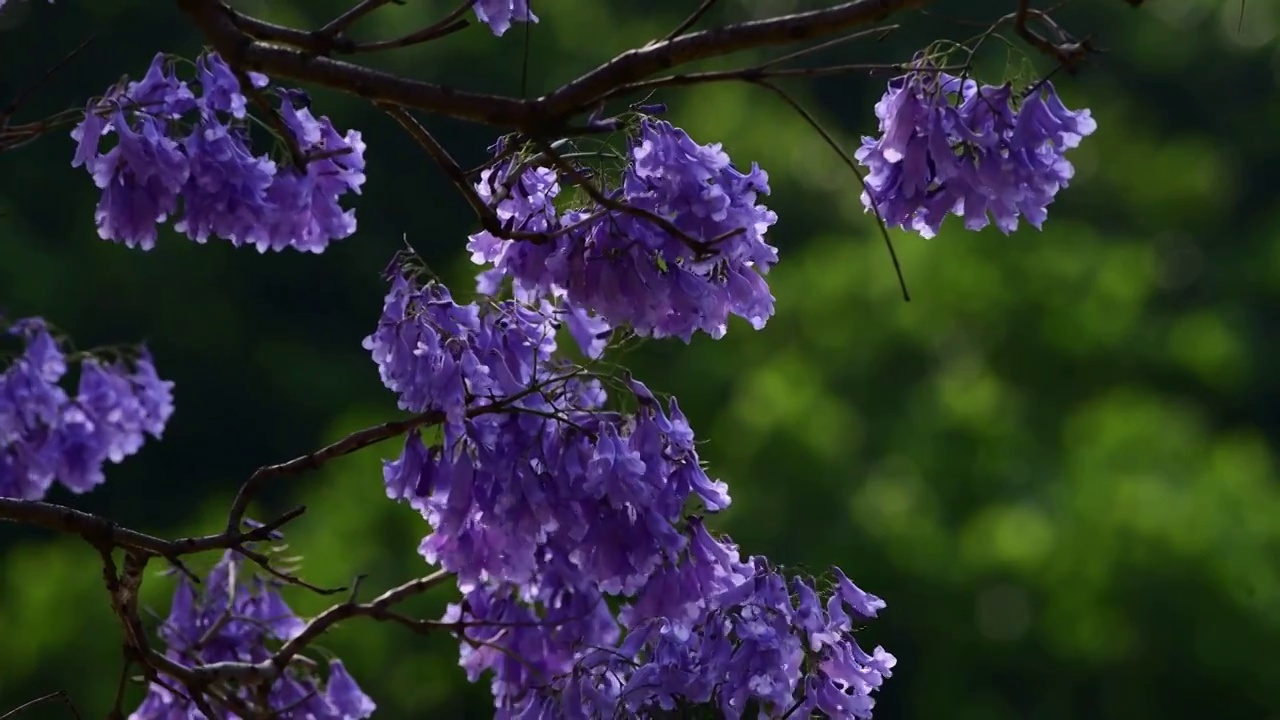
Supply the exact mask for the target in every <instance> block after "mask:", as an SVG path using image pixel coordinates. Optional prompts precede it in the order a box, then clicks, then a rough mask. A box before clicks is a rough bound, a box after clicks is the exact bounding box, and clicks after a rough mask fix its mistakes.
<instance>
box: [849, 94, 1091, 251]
mask: <svg viewBox="0 0 1280 720" xmlns="http://www.w3.org/2000/svg"><path fill="white" fill-rule="evenodd" d="M876 116H877V117H878V118H880V132H881V135H880V137H879V138H870V137H868V138H863V142H862V147H861V148H859V149H858V151H857V153H856V157H857V159H858V161H859V162H861V163H862V164H863V165H864V166H866V167H867V168H868V174H867V177H866V185H867V192H864V193H863V195H862V202H863V204H864V205H865V206H867V208H872V207H874V208H875V209H876V210H877V211H878V212H879V214H880V216H881V217H882V218H883V219H884V222H885V224H886V225H888V226H889V227H900V228H903V229H907V228H910V229H912V230H915V231H916V232H918V233H920V234H921V235H923V236H924V237H933V236H934V235H936V234H937V232H938V229H939V227H940V226H941V225H942V221H943V219H944V218H945V217H946V215H947V213H951V214H953V215H956V216H958V217H962V218H964V226H965V228H967V229H969V230H981V229H982V228H985V227H986V226H987V225H988V223H990V222H991V221H992V220H994V222H995V225H996V227H998V228H999V229H1000V230H1001V231H1002V232H1004V233H1006V234H1008V233H1011V232H1013V231H1014V230H1016V229H1017V227H1018V218H1019V217H1022V218H1025V219H1026V221H1027V222H1028V223H1030V224H1031V225H1032V226H1034V227H1036V228H1040V226H1041V224H1042V223H1043V222H1044V220H1045V217H1047V215H1048V211H1047V208H1048V206H1049V204H1050V203H1052V202H1053V199H1054V197H1055V196H1056V195H1057V194H1058V191H1059V190H1060V189H1062V188H1064V187H1066V186H1067V183H1068V182H1069V181H1070V179H1071V177H1072V175H1073V174H1074V168H1073V167H1072V165H1071V163H1070V162H1068V161H1067V159H1066V157H1065V154H1066V151H1067V150H1069V149H1071V148H1074V147H1076V146H1077V145H1079V144H1080V141H1081V139H1082V138H1084V137H1085V136H1087V135H1089V134H1091V133H1093V131H1094V130H1096V129H1097V123H1096V122H1094V120H1093V118H1092V117H1090V113H1089V111H1088V110H1079V111H1072V110H1068V109H1067V108H1066V107H1065V106H1064V105H1063V104H1062V101H1061V100H1059V99H1058V95H1057V93H1056V92H1055V91H1054V88H1053V84H1052V83H1049V82H1048V81H1045V82H1042V83H1039V84H1038V85H1036V86H1034V87H1033V88H1032V89H1031V90H1030V91H1029V93H1028V94H1026V96H1025V97H1021V98H1020V102H1019V96H1017V95H1015V93H1014V91H1013V88H1012V86H1010V85H1008V84H1005V85H1002V86H999V87H995V86H991V85H979V84H978V83H977V82H976V81H974V80H972V79H968V78H959V77H954V76H951V75H948V74H946V73H942V72H933V71H925V70H920V71H915V72H911V73H908V74H906V75H902V76H900V77H897V78H894V79H893V80H892V81H890V82H889V88H888V90H887V92H886V93H885V95H884V97H883V98H882V99H881V100H880V102H878V103H877V104H876Z"/></svg>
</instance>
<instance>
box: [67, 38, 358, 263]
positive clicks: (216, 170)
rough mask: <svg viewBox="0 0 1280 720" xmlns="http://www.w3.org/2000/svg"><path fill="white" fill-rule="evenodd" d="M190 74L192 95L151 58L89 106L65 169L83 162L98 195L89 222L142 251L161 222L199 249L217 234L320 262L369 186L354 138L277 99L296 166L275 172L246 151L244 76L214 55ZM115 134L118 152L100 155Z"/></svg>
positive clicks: (264, 158) (257, 79)
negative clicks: (347, 198) (347, 202)
mask: <svg viewBox="0 0 1280 720" xmlns="http://www.w3.org/2000/svg"><path fill="white" fill-rule="evenodd" d="M195 76H196V77H195V79H196V83H197V85H198V88H199V91H200V94H199V95H198V96H197V95H196V94H195V93H193V92H192V90H191V89H190V87H189V86H188V84H187V83H186V82H185V81H182V80H179V79H178V78H177V76H176V75H175V73H174V69H173V63H172V62H170V61H169V60H168V59H167V58H166V57H165V56H164V55H163V54H161V55H157V56H156V57H155V59H154V60H153V61H152V63H151V66H150V68H149V69H148V71H147V74H146V75H145V76H144V77H143V78H142V80H139V81H137V82H132V83H129V84H128V85H126V86H125V87H124V88H120V87H119V86H117V87H115V88H112V89H110V90H108V92H107V93H106V95H105V97H103V98H102V99H100V100H98V101H96V102H91V103H90V104H89V106H88V107H87V108H86V110H85V118H84V121H83V122H81V123H80V124H79V125H78V126H77V127H76V128H75V129H74V130H73V131H72V133H71V135H72V137H73V138H74V139H75V140H76V141H77V146H76V153H75V156H74V158H73V159H72V165H73V166H76V167H78V166H81V165H84V166H85V167H86V169H87V170H88V171H89V172H90V173H91V174H92V175H93V178H94V182H95V183H96V184H97V185H98V187H99V188H102V190H103V193H102V198H101V201H100V202H99V204H98V210H97V214H96V218H97V223H98V232H99V234H100V235H101V236H102V237H103V238H104V239H107V240H115V241H118V242H122V243H124V244H125V245H126V246H128V247H141V248H142V249H144V250H149V249H151V248H152V247H154V246H155V242H156V237H157V234H158V228H157V225H158V223H160V222H164V221H166V220H168V219H171V218H172V220H173V221H174V228H175V229H176V230H177V231H179V232H181V233H184V234H186V235H187V236H188V237H190V238H191V239H193V240H195V241H197V242H205V241H206V240H207V239H208V238H209V237H210V236H211V235H212V236H216V237H220V238H223V239H226V240H228V241H230V242H231V243H232V244H234V245H236V246H243V245H253V246H255V247H257V248H258V249H259V250H260V251H264V252H265V251H266V250H281V249H284V248H293V249H296V250H302V251H305V252H315V253H318V252H323V251H324V249H325V248H326V247H328V244H329V242H331V241H333V240H338V239H342V238H346V237H349V236H350V235H351V234H352V233H353V232H355V227H356V220H355V212H354V211H353V210H346V209H343V208H342V206H341V205H340V204H339V201H340V200H341V198H342V197H343V196H344V195H346V194H347V193H348V192H356V193H359V191H360V188H361V187H362V186H363V184H364V181H365V176H364V148H365V146H364V142H363V140H362V139H361V136H360V133H358V132H355V131H348V132H347V133H346V134H345V135H343V134H339V133H338V131H337V130H335V129H334V127H333V124H332V123H331V122H330V121H329V119H328V118H326V117H320V118H316V117H315V116H313V115H312V114H311V112H310V111H309V110H307V109H306V108H305V107H297V106H296V104H297V99H298V97H300V93H297V92H293V93H290V92H283V93H281V103H280V109H279V112H280V116H281V119H282V120H283V125H284V127H285V128H286V130H287V132H289V133H290V134H291V135H292V138H291V140H292V142H293V144H294V145H295V146H296V147H297V149H298V150H299V152H300V153H301V155H302V156H303V158H302V159H303V164H301V165H295V164H294V163H293V162H292V159H291V160H290V161H289V162H286V163H283V164H279V165H278V164H277V163H276V162H275V161H274V160H272V159H271V158H270V157H269V156H268V155H265V154H255V152H254V151H253V150H252V147H251V142H250V133H249V126H248V124H247V115H246V99H245V96H244V94H243V92H242V90H243V88H241V86H240V76H239V75H237V73H236V72H235V71H233V70H232V68H231V67H229V66H228V65H227V64H226V62H225V61H223V60H222V59H221V58H220V57H219V56H218V55H217V54H216V53H209V54H205V55H202V56H201V57H199V58H198V59H197V60H196V73H195ZM246 76H247V77H248V79H249V81H250V82H252V83H253V84H254V86H255V87H259V88H261V87H265V86H266V84H267V79H266V77H265V76H262V75H260V74H258V73H246ZM112 134H114V135H115V136H116V137H117V144H116V145H115V147H113V148H111V149H110V150H108V151H107V152H106V153H105V154H100V152H99V151H100V145H101V142H102V138H103V137H107V136H110V135H112ZM179 199H180V200H181V207H179V202H178V201H179Z"/></svg>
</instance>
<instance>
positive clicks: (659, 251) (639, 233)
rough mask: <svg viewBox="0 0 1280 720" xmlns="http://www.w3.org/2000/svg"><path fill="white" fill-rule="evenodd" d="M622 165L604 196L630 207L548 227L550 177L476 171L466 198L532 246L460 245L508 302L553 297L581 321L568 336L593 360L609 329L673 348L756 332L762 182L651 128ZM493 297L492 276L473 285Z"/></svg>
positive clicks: (760, 311)
mask: <svg viewBox="0 0 1280 720" xmlns="http://www.w3.org/2000/svg"><path fill="white" fill-rule="evenodd" d="M498 149H500V148H498ZM628 159H629V162H628V165H627V167H626V169H625V170H624V172H623V175H622V179H621V183H620V186H619V187H617V188H605V192H606V194H607V195H609V196H611V197H613V198H614V199H615V200H617V201H619V202H622V203H624V204H626V205H627V206H630V207H631V208H634V210H633V211H628V212H623V211H619V210H613V209H606V208H600V207H585V208H577V209H572V210H569V211H566V212H564V213H561V214H559V215H558V216H557V214H556V210H555V206H554V205H553V204H552V201H553V200H554V198H555V197H556V196H557V195H558V194H559V192H560V186H559V184H558V182H557V180H556V174H555V172H554V171H552V170H551V169H548V168H542V167H527V168H523V169H521V170H520V173H521V174H520V177H519V180H518V181H515V179H514V178H512V177H509V173H511V172H512V171H513V170H514V169H515V168H513V167H511V166H510V164H509V163H503V164H500V165H499V166H498V167H497V168H496V169H494V170H491V171H488V172H486V173H485V174H484V175H482V177H481V181H480V183H479V184H477V186H476V188H477V192H478V193H479V195H480V197H481V199H483V200H484V201H486V202H487V203H488V204H489V205H490V206H491V207H493V208H494V211H495V213H496V214H497V216H498V220H499V221H500V222H501V224H502V226H503V228H504V229H505V230H508V231H517V232H524V233H540V234H543V235H544V239H542V240H540V241H533V240H527V239H502V238H498V237H496V236H494V234H492V233H489V232H487V231H486V232H481V233H478V234H476V235H472V236H471V243H470V244H469V245H468V249H470V250H471V252H472V260H473V261H474V262H476V263H482V264H492V265H493V266H494V268H495V269H500V270H502V271H504V272H505V273H506V274H507V275H509V276H510V277H512V278H513V279H514V280H515V284H516V289H517V291H525V292H530V291H533V292H537V293H540V294H543V295H547V296H550V297H555V298H560V297H563V298H564V302H565V303H566V304H567V305H568V306H569V307H570V308H576V309H577V310H578V311H579V312H583V313H590V316H592V317H594V318H595V321H594V324H596V326H597V327H598V328H599V329H592V331H591V332H590V333H588V332H583V331H582V329H579V330H578V331H575V333H574V334H575V336H577V337H578V341H579V344H580V345H582V347H583V350H584V352H587V353H588V354H589V355H590V354H591V353H595V352H599V351H600V350H602V348H600V347H598V346H597V345H595V344H594V343H593V341H592V338H593V336H598V335H599V334H600V333H603V332H604V331H605V330H607V329H608V328H609V327H613V326H619V325H630V326H631V327H632V328H633V329H634V330H635V332H636V333H637V334H639V335H644V336H652V337H679V338H682V339H684V340H685V341H688V340H690V339H691V338H692V336H693V334H694V333H695V332H698V331H702V332H706V333H708V334H710V335H711V336H712V337H717V338H718V337H721V336H722V335H723V334H724V333H725V331H726V329H727V327H728V325H727V324H728V319H729V316H730V315H737V316H739V317H743V318H745V319H747V320H748V321H749V322H750V323H751V325H752V326H753V327H755V328H756V329H760V328H762V327H764V325H765V323H766V322H767V321H768V319H769V317H771V316H772V315H773V296H772V295H771V294H770V292H769V287H768V285H767V284H766V283H765V281H764V278H763V275H764V274H765V273H767V272H768V271H769V269H770V268H771V267H772V266H773V265H774V264H775V263H776V262H777V259H778V257H777V250H776V249H775V248H773V247H772V246H770V245H768V244H767V243H765V242H764V235H765V233H766V232H767V230H768V228H769V227H770V226H772V225H773V223H774V222H775V221H776V219H777V218H776V216H775V215H774V214H773V213H772V212H771V211H769V210H768V208H766V207H764V206H763V205H759V204H757V202H756V201H757V198H758V196H760V195H764V194H768V192H769V185H768V176H767V175H766V174H765V173H764V171H762V170H760V169H759V168H758V167H756V166H755V165H752V167H751V172H749V173H745V174H744V173H742V172H740V171H739V170H737V169H736V168H735V167H734V166H733V165H732V164H731V163H730V162H729V158H728V156H727V155H726V154H725V153H724V151H723V150H722V149H721V148H720V146H719V145H699V144H697V143H696V142H694V141H693V140H692V139H691V138H690V137H689V136H688V134H686V133H685V132H684V131H683V130H680V129H679V128H676V127H673V126H672V125H671V124H670V123H666V122H662V121H658V120H652V119H646V120H644V121H642V122H641V124H640V128H639V132H638V134H637V135H636V136H635V137H634V138H632V142H631V147H630V151H629V156H628ZM654 217H658V218H664V219H666V220H668V221H669V222H670V226H671V227H674V228H675V230H676V232H673V231H672V230H671V227H667V226H663V225H661V224H659V223H658V222H655V220H654V219H653V218H654ZM497 287H498V282H497V277H496V276H494V275H491V274H488V273H486V274H485V275H483V276H482V281H481V284H480V289H481V291H482V292H486V293H491V292H494V291H495V290H496V288H497ZM584 343H585V344H584Z"/></svg>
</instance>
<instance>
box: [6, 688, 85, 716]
mask: <svg viewBox="0 0 1280 720" xmlns="http://www.w3.org/2000/svg"><path fill="white" fill-rule="evenodd" d="M51 700H60V701H62V702H63V703H66V706H67V709H68V710H69V711H70V712H71V717H73V718H75V720H80V712H79V711H78V710H76V706H75V703H73V702H71V696H69V695H67V693H66V691H65V690H55V691H53V692H51V693H49V694H48V695H41V696H40V697H38V698H36V699H35V700H29V701H27V702H24V703H22V704H21V705H19V706H18V707H16V708H14V709H12V710H10V711H9V712H7V713H5V714H3V715H0V720H10V718H13V717H15V716H17V715H19V714H20V713H22V711H23V710H26V709H28V708H32V707H35V706H36V705H39V704H41V703H46V702H49V701H51Z"/></svg>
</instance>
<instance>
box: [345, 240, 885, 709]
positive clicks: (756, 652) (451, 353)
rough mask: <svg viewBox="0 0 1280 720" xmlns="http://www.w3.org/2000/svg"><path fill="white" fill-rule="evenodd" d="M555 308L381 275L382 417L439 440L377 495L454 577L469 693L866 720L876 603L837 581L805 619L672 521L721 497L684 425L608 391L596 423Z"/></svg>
mask: <svg viewBox="0 0 1280 720" xmlns="http://www.w3.org/2000/svg"><path fill="white" fill-rule="evenodd" d="M563 299H564V297H563V296H555V297H553V298H551V299H548V297H547V296H540V297H535V298H528V297H527V298H525V301H524V302H520V301H516V300H509V301H502V302H487V303H485V304H483V305H481V304H469V305H459V304H457V303H456V302H454V300H453V299H452V297H451V296H450V295H449V293H448V291H447V290H446V289H445V288H443V287H442V286H440V285H438V284H435V283H427V284H425V285H420V284H418V283H417V282H416V280H415V279H414V278H413V276H412V275H411V274H410V273H408V272H407V271H406V268H405V267H404V266H402V265H401V264H400V263H399V262H397V263H396V264H394V265H393V268H392V273H391V291H390V292H389V293H388V295H387V298H386V302H385V304H384V307H383V314H382V318H381V320H380V321H379V323H378V327H377V329H376V330H375V332H374V333H373V334H372V335H370V336H369V337H368V338H366V340H365V347H366V348H367V349H369V350H370V351H371V352H372V354H373V358H374V360H375V362H376V363H377V365H378V368H379V372H380V374H381V376H382V379H383V382H384V383H385V384H386V386H387V387H388V388H389V389H391V390H392V391H394V392H395V393H396V394H397V396H398V397H399V401H400V406H401V407H402V408H404V409H405V410H408V411H410V412H414V413H419V414H422V419H423V420H424V421H434V422H439V423H440V424H442V425H443V432H442V433H441V441H440V443H439V444H438V445H433V446H431V447H427V446H426V445H425V444H424V440H423V437H422V435H421V433H420V432H418V431H414V432H411V433H409V435H408V437H407V438H406V442H405V446H404V449H403V452H402V453H401V455H400V457H398V458H396V459H394V460H392V461H388V462H386V463H385V464H384V481H385V484H386V490H387V494H388V496H389V497H391V498H393V499H396V500H404V501H407V502H409V504H411V505H412V506H413V507H414V508H416V509H417V510H418V511H419V512H421V513H422V515H423V516H424V518H425V519H426V520H427V522H428V524H429V525H430V526H431V532H430V534H428V535H427V536H426V537H425V538H424V539H423V541H422V545H421V547H420V551H421V553H422V554H423V556H424V557H425V558H426V560H427V561H428V562H430V563H433V564H439V565H440V566H441V567H443V568H445V569H447V570H449V571H452V572H453V573H455V574H456V575H457V578H458V585H459V588H460V589H461V590H462V592H463V598H462V601H461V602H460V603H458V604H456V605H453V606H451V607H450V609H449V610H448V612H447V613H446V615H445V617H444V618H443V620H442V622H446V623H460V624H461V627H464V628H465V633H464V634H465V638H464V640H463V643H462V656H461V664H462V666H463V667H464V668H465V669H466V671H467V673H468V676H469V677H470V678H471V679H472V680H473V681H474V680H476V679H478V678H479V677H480V676H481V675H482V674H484V673H485V672H490V673H492V680H491V683H492V689H493V693H494V698H495V702H496V704H497V707H498V709H499V712H498V716H499V717H501V718H508V717H509V718H516V717H519V718H548V719H550V718H597V717H599V718H605V717H615V716H617V713H618V712H623V713H624V714H626V715H628V716H643V715H644V714H645V713H646V712H647V711H648V710H653V709H658V708H666V709H670V708H672V707H674V706H675V705H676V704H678V703H685V704H689V703H693V704H712V705H714V706H715V707H717V708H718V709H719V710H721V711H722V712H723V713H724V714H725V715H726V716H727V717H741V716H742V715H743V713H744V712H746V710H747V708H749V707H756V708H759V709H760V711H761V712H762V713H764V714H763V715H762V717H783V716H784V715H785V714H786V712H787V710H788V709H790V708H791V707H793V706H796V705H800V706H801V707H803V708H806V709H809V710H814V711H818V710H821V711H823V712H829V713H831V715H832V717H850V718H852V717H869V713H870V709H871V706H872V701H871V698H870V697H869V695H870V693H871V692H872V691H873V690H874V689H875V688H876V687H878V686H879V685H880V682H881V680H882V679H883V678H884V677H887V676H888V675H889V669H890V668H891V667H892V664H893V658H892V656H889V655H888V654H887V653H885V652H884V651H883V650H881V649H879V648H877V650H876V652H875V653H873V654H872V655H867V654H866V653H864V652H863V651H862V650H861V649H860V648H859V647H858V645H857V643H856V642H855V641H854V639H853V637H852V629H853V628H852V623H853V621H852V620H851V619H850V618H851V617H860V618H864V617H871V616H873V615H874V614H875V612H876V610H878V609H879V608H880V607H882V606H883V603H882V602H880V601H879V600H878V599H876V598H874V597H872V596H869V595H866V594H865V593H862V592H861V591H860V590H858V589H857V588H856V587H854V586H853V584H852V583H851V582H849V581H848V579H847V578H845V577H844V576H843V575H838V578H839V581H840V582H839V585H838V589H837V590H836V591H834V592H832V593H828V595H829V597H828V599H827V600H826V603H825V606H824V605H822V604H821V603H820V602H819V594H818V592H817V589H816V588H815V586H814V585H813V584H812V583H808V582H806V581H803V580H800V579H792V580H790V581H788V580H787V579H786V578H784V577H783V576H782V575H780V574H779V573H777V572H776V571H774V570H773V569H771V568H769V567H768V565H767V564H765V562H764V561H763V560H762V559H759V558H754V559H752V561H751V562H749V563H744V562H742V561H741V560H740V559H739V554H738V550H737V548H736V546H734V545H733V544H732V543H731V542H729V541H728V540H727V539H718V538H716V537H714V536H713V535H712V534H711V533H710V532H708V531H707V529H706V528H705V526H704V525H703V523H702V520H701V518H700V517H698V516H696V515H690V514H689V513H690V511H691V510H693V509H695V508H697V507H701V508H703V509H704V510H706V511H708V512H716V511H719V510H722V509H724V508H725V507H727V506H728V504H729V496H728V494H727V492H726V487H725V485H724V484H723V483H720V482H716V481H713V480H711V479H710V478H709V477H708V476H707V474H706V472H705V470H704V469H703V467H702V464H701V463H700V461H699V459H698V455H697V451H696V448H695V442H694V435H693V431H692V429H691V428H690V426H689V423H688V421H687V420H686V419H685V417H684V415H683V414H682V413H681V412H680V409H679V406H678V405H677V404H676V402H675V401H674V400H671V401H670V402H668V403H666V404H665V406H664V403H662V402H660V401H659V400H658V398H657V397H656V396H655V395H654V394H653V393H652V392H651V391H649V389H648V388H646V387H645V386H644V385H643V384H642V383H640V382H638V381H636V380H634V379H627V380H625V381H624V382H622V383H620V384H619V386H618V388H617V389H616V390H615V391H614V396H615V399H619V400H621V401H622V402H623V403H624V404H626V405H628V406H631V407H633V408H634V410H633V411H632V412H618V411H613V410H607V409H605V402H606V400H607V399H608V398H607V397H606V393H605V391H604V389H603V386H602V384H601V383H600V382H599V381H597V380H596V379H593V378H592V376H591V375H590V374H588V373H587V372H586V371H585V370H584V369H583V368H580V367H576V366H573V365H570V364H567V363H566V362H564V361H562V360H559V359H558V358H557V357H556V351H557V334H558V332H557V331H558V330H559V328H560V325H561V322H562V319H563V318H565V317H566V316H568V317H571V315H567V314H566V311H565V310H564V309H563V308H562V307H561V306H559V305H557V304H556V302H555V301H556V300H563ZM568 324H570V328H569V329H570V330H571V331H572V330H573V328H572V323H568ZM570 334H572V335H577V336H579V338H580V339H579V342H580V343H581V337H582V336H583V333H578V332H571V333H570ZM586 335H587V337H588V339H589V340H590V339H591V338H592V337H594V336H591V335H590V334H589V333H588V334H586ZM584 349H585V348H584ZM837 573H838V571H837ZM610 598H612V600H611V599H610ZM615 606H616V609H615ZM846 608H850V609H849V610H846ZM624 633H625V637H624ZM620 640H621V642H619V641H620ZM803 716H805V715H801V717H803Z"/></svg>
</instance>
